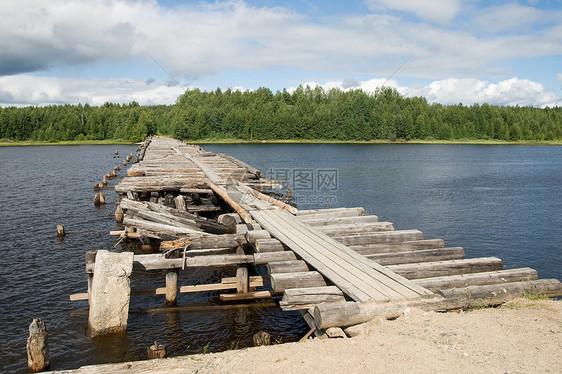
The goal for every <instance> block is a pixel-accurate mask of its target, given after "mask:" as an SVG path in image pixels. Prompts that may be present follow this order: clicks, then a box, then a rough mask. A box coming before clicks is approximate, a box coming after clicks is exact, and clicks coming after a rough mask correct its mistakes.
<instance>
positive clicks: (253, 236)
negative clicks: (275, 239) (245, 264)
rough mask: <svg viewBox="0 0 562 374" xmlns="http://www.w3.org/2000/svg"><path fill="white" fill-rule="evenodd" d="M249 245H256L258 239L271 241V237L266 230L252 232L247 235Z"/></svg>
mask: <svg viewBox="0 0 562 374" xmlns="http://www.w3.org/2000/svg"><path fill="white" fill-rule="evenodd" d="M246 239H247V240H248V243H250V244H255V243H256V240H258V239H271V235H270V234H269V232H268V231H266V230H251V231H248V232H247V233H246Z"/></svg>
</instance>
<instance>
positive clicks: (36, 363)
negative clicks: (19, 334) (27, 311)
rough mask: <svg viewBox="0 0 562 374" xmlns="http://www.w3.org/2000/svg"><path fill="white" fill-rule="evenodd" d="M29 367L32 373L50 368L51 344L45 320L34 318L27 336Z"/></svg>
mask: <svg viewBox="0 0 562 374" xmlns="http://www.w3.org/2000/svg"><path fill="white" fill-rule="evenodd" d="M27 367H28V369H29V371H30V372H31V373H38V372H40V371H45V370H49V344H48V341H47V328H46V327H45V324H44V323H43V321H42V320H41V319H39V318H34V319H33V322H31V324H30V325H29V338H27Z"/></svg>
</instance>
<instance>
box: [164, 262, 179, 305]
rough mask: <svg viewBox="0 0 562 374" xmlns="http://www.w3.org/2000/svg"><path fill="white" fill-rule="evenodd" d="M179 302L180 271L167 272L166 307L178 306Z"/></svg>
mask: <svg viewBox="0 0 562 374" xmlns="http://www.w3.org/2000/svg"><path fill="white" fill-rule="evenodd" d="M177 300H178V269H172V270H168V271H167V272H166V306H170V307H171V306H176V305H177Z"/></svg>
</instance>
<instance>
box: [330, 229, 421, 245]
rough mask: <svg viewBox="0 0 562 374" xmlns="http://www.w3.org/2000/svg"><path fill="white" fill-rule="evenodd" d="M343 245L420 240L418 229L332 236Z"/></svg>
mask: <svg viewBox="0 0 562 374" xmlns="http://www.w3.org/2000/svg"><path fill="white" fill-rule="evenodd" d="M332 237H333V238H334V239H335V240H337V241H338V242H340V243H342V244H344V245H360V244H376V243H402V242H405V241H412V240H422V239H423V233H422V232H421V231H420V230H396V231H381V232H373V233H368V234H363V235H341V236H340V235H334V236H332Z"/></svg>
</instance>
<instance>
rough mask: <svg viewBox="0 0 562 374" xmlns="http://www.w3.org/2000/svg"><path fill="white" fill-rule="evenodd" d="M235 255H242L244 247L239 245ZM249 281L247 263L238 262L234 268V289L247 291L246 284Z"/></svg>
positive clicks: (247, 284)
mask: <svg viewBox="0 0 562 374" xmlns="http://www.w3.org/2000/svg"><path fill="white" fill-rule="evenodd" d="M236 254H237V255H244V254H245V253H244V248H242V246H239V247H238V248H237V249H236ZM249 283H250V278H249V276H248V265H247V264H240V265H238V267H237V268H236V291H237V292H239V293H241V292H244V293H245V292H248V286H249Z"/></svg>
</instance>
